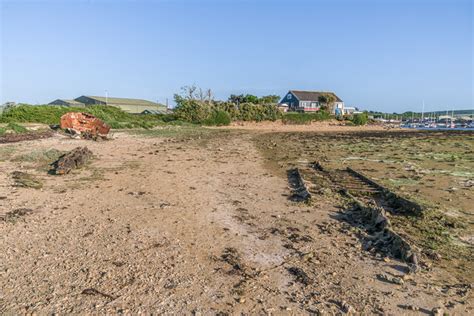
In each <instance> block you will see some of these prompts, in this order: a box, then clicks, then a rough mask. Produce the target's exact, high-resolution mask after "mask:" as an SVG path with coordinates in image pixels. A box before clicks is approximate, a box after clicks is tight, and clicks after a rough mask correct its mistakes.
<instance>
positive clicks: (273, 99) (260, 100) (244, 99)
mask: <svg viewBox="0 0 474 316" xmlns="http://www.w3.org/2000/svg"><path fill="white" fill-rule="evenodd" d="M228 101H229V102H230V103H234V104H241V103H253V104H275V103H278V101H280V96H279V95H266V96H263V97H257V96H255V95H252V94H246V95H243V94H239V95H235V94H231V95H230V97H229V99H228Z"/></svg>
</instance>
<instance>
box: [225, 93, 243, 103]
mask: <svg viewBox="0 0 474 316" xmlns="http://www.w3.org/2000/svg"><path fill="white" fill-rule="evenodd" d="M227 100H228V101H229V102H232V103H235V104H240V103H243V101H244V95H243V94H239V95H236V94H231V95H230V97H229V99H227Z"/></svg>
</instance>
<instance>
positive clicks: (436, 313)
mask: <svg viewBox="0 0 474 316" xmlns="http://www.w3.org/2000/svg"><path fill="white" fill-rule="evenodd" d="M431 315H433V316H443V309H442V308H441V307H435V308H433V309H432V310H431Z"/></svg>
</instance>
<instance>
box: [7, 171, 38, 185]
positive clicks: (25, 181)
mask: <svg viewBox="0 0 474 316" xmlns="http://www.w3.org/2000/svg"><path fill="white" fill-rule="evenodd" d="M12 178H13V180H14V181H15V186H17V187H22V188H33V189H41V188H42V187H43V183H42V182H41V181H40V180H38V179H37V178H36V177H35V176H34V175H32V174H29V173H26V172H21V171H14V172H13V173H12Z"/></svg>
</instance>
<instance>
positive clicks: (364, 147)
mask: <svg viewBox="0 0 474 316" xmlns="http://www.w3.org/2000/svg"><path fill="white" fill-rule="evenodd" d="M371 133H372V132H371ZM373 133H374V134H369V135H365V136H364V135H359V134H353V133H348V134H341V135H339V134H337V135H335V134H327V135H326V134H321V133H312V132H302V133H300V132H294V133H293V132H291V133H280V132H267V131H263V132H262V131H260V130H258V131H254V130H231V131H223V130H219V129H201V128H194V129H184V128H178V127H176V128H175V127H173V128H166V129H165V128H162V129H156V130H151V131H131V132H128V133H124V132H115V133H113V139H112V140H110V141H107V142H92V141H87V140H75V139H69V138H65V137H59V136H53V137H51V138H47V139H41V140H32V141H25V142H19V143H12V144H1V145H0V208H1V209H2V210H6V211H5V212H2V214H5V216H3V217H2V220H0V236H1V237H0V249H2V251H1V252H0V288H1V289H2V291H1V293H0V313H2V314H18V313H37V314H46V313H61V314H65V313H74V314H77V313H81V314H84V313H89V314H90V313H94V314H111V313H113V314H116V313H127V314H136V313H139V312H145V313H169V314H191V313H194V314H220V315H225V314H229V315H230V314H240V313H245V314H288V315H291V314H298V315H300V314H303V315H304V314H308V315H311V314H318V313H330V314H331V313H332V314H338V313H347V314H351V313H352V314H355V313H364V314H375V313H377V314H384V313H387V314H417V313H420V312H424V313H431V312H440V311H441V312H447V313H450V314H456V313H457V314H469V313H472V312H473V305H472V302H473V300H472V288H471V284H472V280H473V279H472V274H470V273H469V271H471V272H472V270H473V269H472V261H471V263H470V262H469V261H468V260H467V259H468V258H470V257H469V256H472V248H469V247H468V246H467V245H468V244H467V243H465V242H462V241H460V239H459V240H458V239H456V238H454V237H457V236H460V237H461V236H466V235H468V233H467V232H468V230H467V228H466V227H463V225H459V227H458V223H459V221H458V219H462V222H464V223H466V222H467V221H466V219H467V218H470V217H469V216H471V215H469V214H470V213H469V212H470V210H469V208H468V207H463V205H469V203H470V201H469V195H472V191H471V190H472V187H468V188H467V189H465V188H464V187H461V186H460V183H468V182H467V181H468V180H469V179H466V174H467V173H466V172H468V171H467V169H464V168H465V167H466V168H467V167H469V166H471V164H472V160H471V159H470V158H469V155H471V158H472V152H470V153H469V150H472V149H469V148H472V147H473V146H472V142H473V139H472V136H469V135H468V137H467V138H466V137H464V136H463V137H460V136H458V135H438V136H436V137H432V136H431V135H425V134H422V133H420V134H417V133H409V134H406V135H405V134H399V135H392V134H387V133H383V134H377V133H375V132H373ZM412 135H413V136H412ZM373 144H377V147H371V146H373ZM84 146H87V147H88V148H89V149H90V151H92V152H93V153H94V159H92V160H91V161H90V162H88V163H87V164H86V165H84V166H82V167H81V168H78V169H73V170H71V172H70V173H68V174H64V175H61V176H58V175H54V174H50V173H48V170H49V169H50V166H49V163H51V162H52V161H55V160H57V159H58V157H59V156H60V155H61V154H64V153H66V152H69V151H71V150H73V149H74V148H76V147H84ZM374 146H375V145H374ZM428 147H429V148H430V151H429V150H428ZM380 148H384V149H383V150H380ZM451 148H453V150H454V149H455V150H456V151H455V152H454V155H456V156H455V158H454V162H453V161H448V160H450V159H451V156H447V153H446V150H449V152H450V154H451V155H453V150H451ZM397 152H398V153H399V154H400V157H401V158H400V159H399V160H395V159H394V158H393V157H395V158H396V157H397V155H396V154H397ZM402 153H403V155H402ZM421 153H423V155H424V156H420V155H421ZM379 154H380V155H381V156H379ZM382 154H385V155H386V156H383V155H382ZM428 155H434V157H436V158H439V159H435V158H433V159H434V161H435V162H436V165H431V164H432V163H433V162H428V161H427V162H426V164H428V165H425V162H424V161H420V160H416V158H422V157H425V156H428ZM402 156H403V157H402ZM348 157H358V159H347V158H348ZM359 158H363V159H359ZM389 158H390V159H389ZM430 159H431V158H430ZM315 160H319V161H321V162H322V163H323V164H325V165H326V166H327V168H329V169H333V168H334V169H338V168H345V167H347V166H348V163H347V161H350V162H351V166H352V167H353V168H354V169H355V170H360V171H361V172H363V173H364V174H366V175H367V176H368V177H371V178H373V179H374V180H375V181H377V182H379V183H381V184H383V185H386V186H387V187H390V188H391V189H393V190H394V192H397V193H399V194H401V195H403V196H405V194H406V196H405V197H406V198H407V199H416V198H419V200H420V203H422V202H424V201H425V200H427V201H430V200H434V201H436V199H434V198H433V199H431V198H430V196H428V195H426V192H431V190H433V192H438V191H434V190H445V189H447V188H451V186H453V187H454V186H455V187H456V188H457V190H451V191H452V192H451V191H450V192H446V194H445V195H444V193H443V195H442V196H441V197H440V199H441V200H442V198H443V197H444V196H447V197H449V198H451V199H452V201H451V202H452V203H451V202H450V203H445V204H441V203H440V207H438V208H434V209H433V210H432V211H431V213H426V214H427V216H426V217H423V218H420V217H416V216H414V217H409V216H397V215H393V216H389V219H390V221H391V224H392V226H393V229H394V231H395V232H397V234H400V236H402V237H403V238H405V239H406V240H407V241H408V242H410V243H413V245H414V246H415V247H418V248H419V249H420V251H421V258H420V269H419V271H417V272H413V271H411V269H410V266H409V263H407V262H405V261H403V260H399V259H397V258H396V257H394V256H391V255H390V254H386V253H384V252H381V251H379V250H378V249H377V248H376V247H366V241H367V239H366V238H367V237H370V236H369V235H367V232H366V231H365V230H364V229H363V228H362V227H359V226H357V225H354V224H353V223H352V222H350V221H348V220H347V215H348V213H347V212H350V211H351V208H350V207H351V204H350V203H349V202H348V201H347V200H346V199H345V198H344V197H343V196H342V195H341V194H339V193H338V192H334V190H333V189H331V187H330V185H329V184H328V183H327V182H326V179H325V178H324V177H322V176H320V177H316V176H314V177H313V178H311V176H310V174H309V173H307V172H309V169H308V170H306V169H305V168H306V166H308V163H309V162H312V161H315ZM372 160H376V161H380V160H383V161H392V160H393V161H396V162H395V163H392V162H383V163H381V162H377V163H376V162H372ZM352 163H354V164H352ZM390 166H392V167H394V168H389V167H390ZM408 166H412V167H408ZM405 167H406V168H405ZM292 168H298V170H299V172H301V174H300V175H301V178H302V179H303V180H302V181H304V182H303V183H304V184H305V186H306V189H307V190H308V191H309V193H311V194H310V195H311V198H310V199H308V200H307V201H305V200H306V199H305V200H303V201H293V200H292V194H293V193H294V191H295V190H296V191H297V192H303V190H300V189H301V183H300V182H299V181H296V182H295V184H296V186H295V187H292V186H290V184H289V183H288V173H287V172H288V170H290V169H292ZM413 168H414V170H415V171H410V170H411V169H413ZM430 168H431V169H430ZM432 168H434V170H436V173H434V174H435V175H436V176H440V177H443V178H442V179H443V180H442V181H440V182H437V181H428V180H427V179H428V178H430V177H432V176H433V174H432V173H431V171H430V172H426V173H423V171H424V170H432ZM440 170H442V171H443V172H439V171H440ZM471 170H472V169H471ZM14 172H23V173H27V174H28V175H31V176H32V177H34V178H35V179H37V180H38V181H41V183H42V186H41V188H33V187H27V186H26V187H20V186H16V185H15V179H14V178H13V177H12V174H14ZM384 172H385V173H384ZM383 174H385V175H386V176H385V177H382V176H381V175H383ZM414 174H419V176H420V177H421V179H418V180H416V179H412V178H411V177H412V176H413V175H414ZM387 175H388V176H387ZM402 175H410V178H409V179H410V180H409V181H408V180H407V179H408V178H399V176H400V177H401V176H402ZM424 177H427V179H426V180H424V179H425V178H424ZM390 179H397V181H398V182H394V183H392V182H393V181H391V180H390ZM400 179H403V180H404V181H405V182H403V181H401V180H400ZM410 181H419V182H420V183H421V184H425V185H431V186H432V187H431V188H430V189H429V190H427V189H425V186H421V185H420V186H419V192H416V191H415V190H416V188H412V187H410V186H409V185H407V183H411V182H410ZM425 181H426V183H425ZM298 183H299V184H300V185H298ZM311 184H313V186H311ZM400 184H403V185H400ZM316 185H317V186H316ZM405 186H406V187H405ZM443 192H444V191H443ZM463 192H465V193H467V195H464V194H463ZM411 193H417V194H413V195H412V194H411ZM437 194H438V193H436V194H434V195H437ZM417 201H418V200H417ZM446 202H448V201H446ZM444 205H452V206H453V208H451V209H450V212H448V211H447V210H445V209H444V208H442V207H441V206H444ZM428 206H430V205H428ZM435 206H436V205H435ZM453 214H454V215H456V216H458V217H457V218H456V217H455V216H454V215H453ZM453 218H454V219H453ZM401 223H404V224H405V227H406V229H405V230H403V231H401V230H399V228H400V227H401ZM407 223H408V224H407ZM417 223H418V224H419V223H422V224H423V225H424V226H420V227H421V228H419V227H418V226H416V224H417ZM433 223H437V224H436V225H438V226H434V227H435V228H436V230H423V227H427V228H426V229H428V228H430V227H432V226H430V225H431V224H433ZM428 224H429V225H428ZM416 227H418V228H419V229H418V230H415V228H416ZM417 231H421V232H422V233H419V234H417V233H416V232H417ZM471 232H472V231H471ZM446 234H448V235H446ZM427 236H429V238H428V237H427ZM446 236H452V237H453V238H451V237H449V238H446ZM446 245H449V247H450V249H452V251H455V254H456V256H457V257H456V258H452V257H450V256H448V255H447V253H445V252H444V250H446V249H448V248H445V247H446ZM430 247H431V248H430ZM427 249H428V250H429V251H428V250H427ZM448 254H449V253H448ZM438 256H440V257H438ZM469 269H470V270H469Z"/></svg>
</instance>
